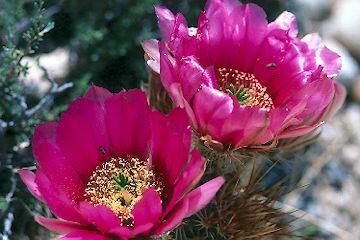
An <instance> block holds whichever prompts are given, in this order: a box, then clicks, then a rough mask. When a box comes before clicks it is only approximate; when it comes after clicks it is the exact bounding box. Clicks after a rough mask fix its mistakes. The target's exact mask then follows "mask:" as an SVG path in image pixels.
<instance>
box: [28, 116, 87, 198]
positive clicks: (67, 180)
mask: <svg viewBox="0 0 360 240" xmlns="http://www.w3.org/2000/svg"><path fill="white" fill-rule="evenodd" d="M57 126H58V124H57V123H56V122H47V123H43V124H41V125H38V126H37V127H36V128H35V133H34V137H33V141H32V146H33V152H34V155H35V158H36V160H37V161H38V162H39V164H40V166H41V169H42V172H43V173H44V174H45V175H46V176H47V178H48V179H49V180H50V181H51V182H52V184H53V185H54V186H56V187H57V188H58V189H59V190H61V191H62V192H64V193H65V194H66V195H67V196H69V197H70V198H71V199H73V200H76V199H78V198H80V197H81V196H82V194H83V190H84V188H85V182H84V181H83V180H82V179H81V178H80V176H79V175H78V173H77V172H76V171H75V170H74V168H73V167H72V166H71V163H70V162H69V160H68V159H67V158H66V156H64V154H63V152H62V150H61V149H60V148H59V146H58V145H57V141H56V138H57ZM42 194H43V193H42ZM43 197H44V198H45V196H44V195H43Z"/></svg>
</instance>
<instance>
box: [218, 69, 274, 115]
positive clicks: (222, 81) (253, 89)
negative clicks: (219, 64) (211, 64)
mask: <svg viewBox="0 0 360 240" xmlns="http://www.w3.org/2000/svg"><path fill="white" fill-rule="evenodd" d="M217 80H218V85H219V88H220V90H221V91H223V92H225V93H228V94H230V95H233V96H235V97H236V99H237V100H238V102H239V103H240V105H244V106H251V107H258V108H264V109H266V110H268V111H269V110H270V109H273V108H274V103H273V101H272V99H271V97H270V95H269V94H268V93H267V88H266V87H265V86H263V85H261V83H260V82H259V80H257V79H256V77H255V76H254V74H251V73H245V72H241V71H238V70H233V69H231V68H229V69H228V68H219V69H218V71H217Z"/></svg>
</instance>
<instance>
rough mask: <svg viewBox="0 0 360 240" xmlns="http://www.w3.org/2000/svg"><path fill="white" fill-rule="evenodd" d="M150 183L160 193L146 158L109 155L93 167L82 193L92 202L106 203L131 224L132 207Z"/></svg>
mask: <svg viewBox="0 0 360 240" xmlns="http://www.w3.org/2000/svg"><path fill="white" fill-rule="evenodd" d="M150 187H151V188H154V189H155V190H156V191H157V192H158V193H159V194H160V195H161V192H162V190H163V185H162V183H161V181H160V179H159V178H158V177H157V176H156V175H155V174H154V172H153V170H151V169H150V168H149V166H148V165H147V163H146V162H144V161H141V160H139V159H138V158H133V157H128V158H127V159H123V158H112V159H111V160H110V161H109V162H105V163H103V164H102V165H101V166H98V167H97V168H96V169H95V171H94V172H93V174H92V175H91V177H90V180H89V182H88V183H87V186H86V189H85V194H84V197H85V199H86V200H87V201H88V202H90V203H92V204H93V205H95V206H98V205H106V206H108V207H109V208H111V209H112V210H113V212H114V213H115V214H116V215H117V216H118V217H119V218H120V219H121V221H122V223H123V224H124V225H127V226H131V225H133V216H132V214H131V210H132V209H133V207H134V205H135V203H136V202H138V201H139V200H140V199H141V197H142V194H143V192H144V191H145V190H146V189H148V188H150Z"/></svg>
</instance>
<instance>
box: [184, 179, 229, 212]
mask: <svg viewBox="0 0 360 240" xmlns="http://www.w3.org/2000/svg"><path fill="white" fill-rule="evenodd" d="M224 182H225V179H224V177H222V176H220V177H217V178H214V179H212V180H210V181H208V182H206V183H204V184H203V185H201V186H200V187H197V188H196V189H194V190H193V191H191V192H190V193H189V194H187V195H186V196H185V197H184V199H183V200H182V201H189V208H188V210H187V212H186V215H185V217H189V216H191V215H193V214H194V213H196V212H198V211H199V210H200V209H202V208H204V207H205V206H206V205H207V204H208V203H209V202H210V201H211V200H212V199H213V198H214V197H215V195H216V193H217V191H218V190H219V189H220V187H221V186H222V185H223V184H224Z"/></svg>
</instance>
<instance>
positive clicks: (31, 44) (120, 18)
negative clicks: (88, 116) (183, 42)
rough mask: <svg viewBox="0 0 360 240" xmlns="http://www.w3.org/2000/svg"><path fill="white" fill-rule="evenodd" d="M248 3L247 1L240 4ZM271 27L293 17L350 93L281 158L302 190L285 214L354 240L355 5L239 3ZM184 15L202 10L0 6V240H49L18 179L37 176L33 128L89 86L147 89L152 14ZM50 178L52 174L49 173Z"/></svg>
mask: <svg viewBox="0 0 360 240" xmlns="http://www.w3.org/2000/svg"><path fill="white" fill-rule="evenodd" d="M243 2H245V1H243ZM246 2H255V3H257V4H259V5H260V6H262V7H263V8H264V9H265V11H266V12H267V14H268V19H269V21H272V20H274V18H275V17H276V16H277V15H279V14H280V13H281V12H282V11H284V10H287V11H291V12H293V13H295V15H296V17H297V20H298V24H299V29H300V36H302V35H305V34H306V33H309V32H319V33H320V35H321V36H322V38H323V39H324V40H325V42H326V44H327V46H328V47H329V48H330V49H332V50H334V51H336V52H338V53H339V54H340V55H341V56H342V61H343V70H342V73H341V74H340V76H339V77H338V78H337V80H338V81H340V82H341V83H342V84H344V85H345V86H346V88H347V90H348V97H347V101H346V103H345V105H344V107H343V108H342V110H341V111H340V112H339V113H338V114H337V115H336V117H334V118H333V119H332V120H331V121H330V122H329V123H327V124H326V125H325V126H324V127H323V130H322V134H321V136H320V138H319V139H318V141H317V142H315V143H313V144H311V145H309V146H307V147H306V148H304V149H301V150H299V151H297V152H295V153H292V154H290V155H289V156H288V157H287V162H286V164H283V165H282V167H280V168H278V169H276V171H275V173H274V174H273V176H272V177H273V178H274V179H275V178H276V177H277V176H278V175H288V174H290V173H291V174H293V173H294V169H296V179H297V182H298V183H299V185H301V186H305V187H301V188H297V189H296V190H294V191H293V192H291V193H290V194H289V195H288V196H287V198H286V199H284V204H283V206H284V207H286V206H288V207H289V209H296V210H297V212H296V214H298V215H299V216H302V219H303V220H302V221H301V223H295V224H298V225H299V226H300V227H303V228H302V229H301V230H299V231H300V232H301V234H304V235H306V236H308V237H314V238H317V239H360V204H359V203H358V199H360V131H357V124H358V123H360V105H359V102H360V69H359V62H360V31H359V27H358V23H360V15H359V12H360V1H359V0H272V1H261V0H258V1H246ZM159 4H162V5H165V6H167V7H169V8H170V9H172V10H173V11H174V12H182V13H183V14H184V15H185V16H186V17H187V19H188V22H189V25H190V26H196V23H197V16H198V14H199V12H200V11H201V9H202V8H203V6H204V4H205V1H199V0H183V1H173V0H166V1H165V0H164V1H155V0H106V1H82V2H80V1H71V0H48V1H45V2H44V3H43V5H42V3H41V2H40V1H33V0H0V45H1V49H0V237H1V238H2V239H3V240H7V239H24V240H26V239H50V238H51V235H50V233H49V232H48V231H47V230H45V229H44V228H42V227H40V226H39V225H38V224H37V223H35V222H34V220H33V214H42V215H45V216H51V213H50V212H49V210H48V209H47V208H46V207H45V206H43V205H42V204H40V203H39V202H38V201H37V200H35V199H34V198H33V197H32V196H31V195H30V194H29V192H28V191H27V189H26V188H25V186H24V184H23V183H22V182H21V181H20V179H19V177H18V175H17V173H16V171H17V169H19V168H23V167H27V168H29V169H35V162H34V159H33V156H32V153H31V136H32V133H33V129H34V126H35V125H36V124H38V123H39V122H43V121H46V120H53V119H58V117H59V114H61V113H62V112H63V111H64V110H65V109H66V108H67V106H68V104H69V103H70V102H71V101H73V100H74V99H75V98H76V97H79V96H80V95H82V94H83V93H84V91H85V90H86V89H87V88H88V86H89V85H91V84H95V85H98V86H102V87H105V88H108V89H109V90H111V91H119V90H121V89H130V88H136V87H140V84H141V83H142V82H146V81H147V74H146V69H145V66H144V61H143V51H142V48H141V46H140V43H141V41H142V40H144V39H148V38H158V39H159V38H160V35H159V31H158V27H157V22H156V17H155V13H154V5H159ZM54 171H56V170H54Z"/></svg>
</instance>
